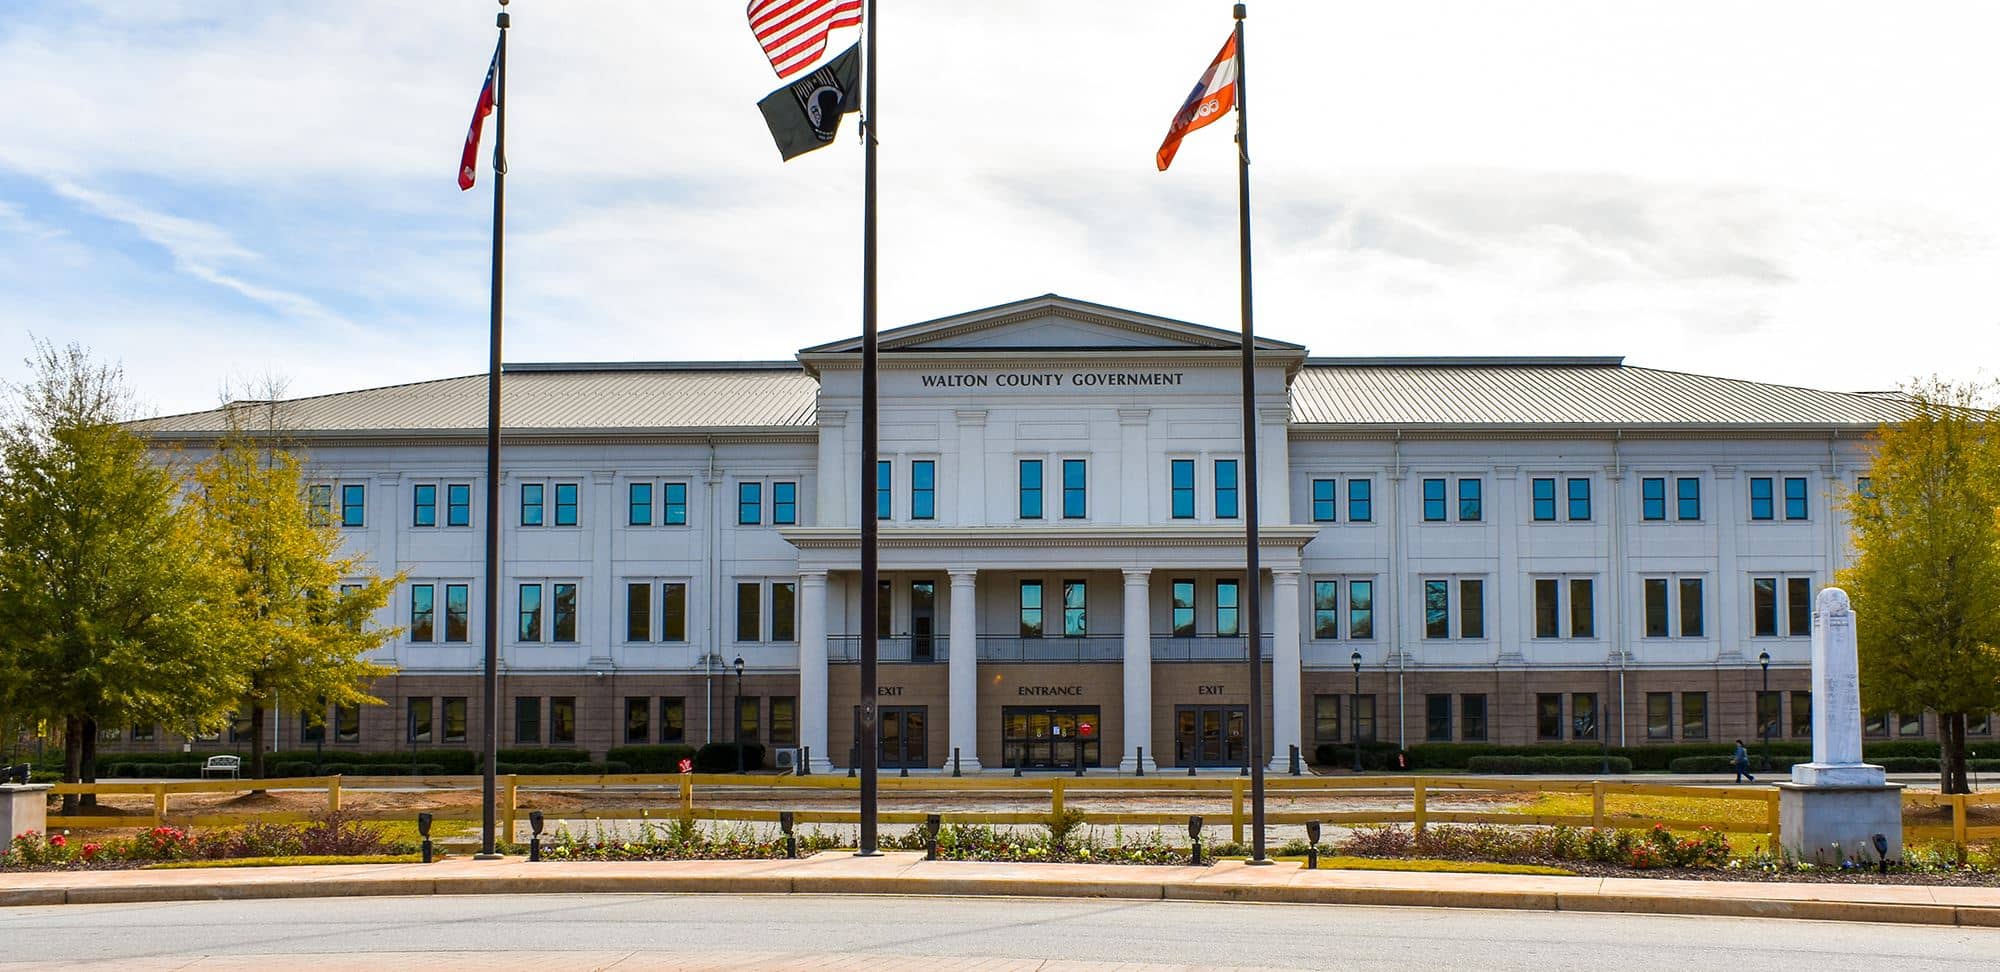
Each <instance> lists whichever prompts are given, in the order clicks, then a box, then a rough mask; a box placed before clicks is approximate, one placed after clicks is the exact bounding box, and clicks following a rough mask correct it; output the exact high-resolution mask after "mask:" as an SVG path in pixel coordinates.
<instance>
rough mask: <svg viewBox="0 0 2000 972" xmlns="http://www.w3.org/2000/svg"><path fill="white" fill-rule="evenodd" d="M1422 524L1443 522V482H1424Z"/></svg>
mask: <svg viewBox="0 0 2000 972" xmlns="http://www.w3.org/2000/svg"><path fill="white" fill-rule="evenodd" d="M1424 522H1425V523H1443V522H1444V480H1442V479H1426V480H1424Z"/></svg>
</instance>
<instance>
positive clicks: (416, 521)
mask: <svg viewBox="0 0 2000 972" xmlns="http://www.w3.org/2000/svg"><path fill="white" fill-rule="evenodd" d="M414 492H415V494H416V495H414V496H412V497H411V502H410V508H411V510H412V511H413V515H412V518H411V520H410V525H411V526H420V527H427V526H437V523H438V488H437V487H436V486H418V487H417V488H416V489H415V490H414Z"/></svg>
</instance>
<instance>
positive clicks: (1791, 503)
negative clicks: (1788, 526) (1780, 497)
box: [1785, 476, 1806, 520]
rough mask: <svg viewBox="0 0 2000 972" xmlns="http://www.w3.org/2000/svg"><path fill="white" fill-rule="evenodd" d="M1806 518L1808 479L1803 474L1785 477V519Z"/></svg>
mask: <svg viewBox="0 0 2000 972" xmlns="http://www.w3.org/2000/svg"><path fill="white" fill-rule="evenodd" d="M1805 518H1806V480H1805V477H1803V476H1787V477H1785V519H1787V520H1803V519H1805Z"/></svg>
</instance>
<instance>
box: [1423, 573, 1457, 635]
mask: <svg viewBox="0 0 2000 972" xmlns="http://www.w3.org/2000/svg"><path fill="white" fill-rule="evenodd" d="M1424 637H1426V638H1449V637H1451V583H1450V582H1449V581H1441V580H1427V581H1424Z"/></svg>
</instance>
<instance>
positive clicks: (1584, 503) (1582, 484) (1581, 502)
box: [1569, 479, 1590, 520]
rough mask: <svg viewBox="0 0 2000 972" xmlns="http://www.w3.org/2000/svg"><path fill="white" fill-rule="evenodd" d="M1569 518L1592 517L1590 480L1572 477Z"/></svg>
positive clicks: (1581, 518)
mask: <svg viewBox="0 0 2000 972" xmlns="http://www.w3.org/2000/svg"><path fill="white" fill-rule="evenodd" d="M1569 518H1570V519H1572V520H1588V519H1590V480H1588V479H1572V480H1570V481H1569Z"/></svg>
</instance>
